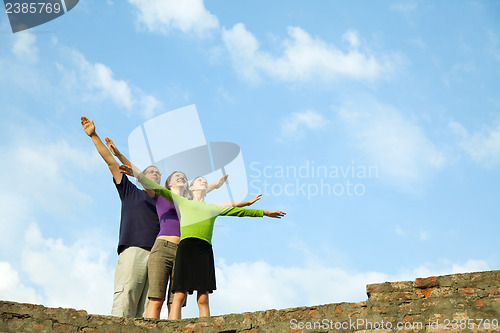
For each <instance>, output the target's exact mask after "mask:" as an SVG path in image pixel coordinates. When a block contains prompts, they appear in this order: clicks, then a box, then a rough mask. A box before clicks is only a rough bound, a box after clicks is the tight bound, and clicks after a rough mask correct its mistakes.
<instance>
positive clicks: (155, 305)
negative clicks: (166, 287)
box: [149, 297, 165, 307]
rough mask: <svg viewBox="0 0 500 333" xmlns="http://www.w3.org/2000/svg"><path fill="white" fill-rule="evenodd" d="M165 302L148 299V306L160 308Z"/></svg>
mask: <svg viewBox="0 0 500 333" xmlns="http://www.w3.org/2000/svg"><path fill="white" fill-rule="evenodd" d="M164 301H165V300H164V299H161V298H152V297H151V298H149V304H151V306H154V307H162V305H163V302H164Z"/></svg>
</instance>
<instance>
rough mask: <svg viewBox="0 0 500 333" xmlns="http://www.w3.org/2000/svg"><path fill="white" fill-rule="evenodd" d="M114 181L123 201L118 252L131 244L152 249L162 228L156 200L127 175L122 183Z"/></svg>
mask: <svg viewBox="0 0 500 333" xmlns="http://www.w3.org/2000/svg"><path fill="white" fill-rule="evenodd" d="M113 182H114V183H115V185H116V189H117V190H118V194H119V195H120V199H121V201H122V213H121V220H120V239H119V241H118V254H120V253H121V252H122V251H123V250H124V249H125V248H127V247H129V246H136V247H142V248H144V249H151V248H152V247H153V244H154V242H155V239H156V235H157V234H158V231H159V230H160V226H159V224H158V215H156V205H155V202H154V201H153V199H152V198H151V197H150V196H149V194H148V193H147V192H146V191H144V190H140V189H138V188H137V186H135V185H134V184H132V183H131V182H130V180H129V179H128V177H127V176H125V175H123V177H122V181H121V182H120V184H116V182H115V179H114V178H113Z"/></svg>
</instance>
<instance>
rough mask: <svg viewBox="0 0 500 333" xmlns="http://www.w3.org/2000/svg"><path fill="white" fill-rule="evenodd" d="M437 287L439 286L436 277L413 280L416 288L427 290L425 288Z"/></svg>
mask: <svg viewBox="0 0 500 333" xmlns="http://www.w3.org/2000/svg"><path fill="white" fill-rule="evenodd" d="M438 286H439V282H438V279H437V277H435V276H431V277H428V278H424V279H421V278H419V279H416V280H415V287H416V288H420V289H427V288H432V287H438Z"/></svg>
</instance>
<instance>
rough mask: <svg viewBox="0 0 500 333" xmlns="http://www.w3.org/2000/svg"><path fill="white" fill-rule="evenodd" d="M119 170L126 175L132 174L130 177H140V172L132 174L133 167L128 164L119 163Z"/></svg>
mask: <svg viewBox="0 0 500 333" xmlns="http://www.w3.org/2000/svg"><path fill="white" fill-rule="evenodd" d="M120 170H121V173H124V174H126V175H127V176H132V177H136V178H140V177H139V176H140V174H138V173H135V174H134V169H132V167H131V166H129V165H125V164H122V165H120Z"/></svg>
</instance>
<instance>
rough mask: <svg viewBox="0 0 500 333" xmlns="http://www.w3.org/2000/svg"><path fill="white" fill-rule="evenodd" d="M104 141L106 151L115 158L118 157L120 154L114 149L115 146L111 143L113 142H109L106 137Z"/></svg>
mask: <svg viewBox="0 0 500 333" xmlns="http://www.w3.org/2000/svg"><path fill="white" fill-rule="evenodd" d="M104 141H105V142H106V146H108V149H109V151H110V152H111V153H112V154H113V155H115V156H116V157H118V156H120V155H121V153H120V151H119V150H118V148H116V146H115V143H114V142H113V140H111V139H110V138H108V137H105V138H104Z"/></svg>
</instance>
